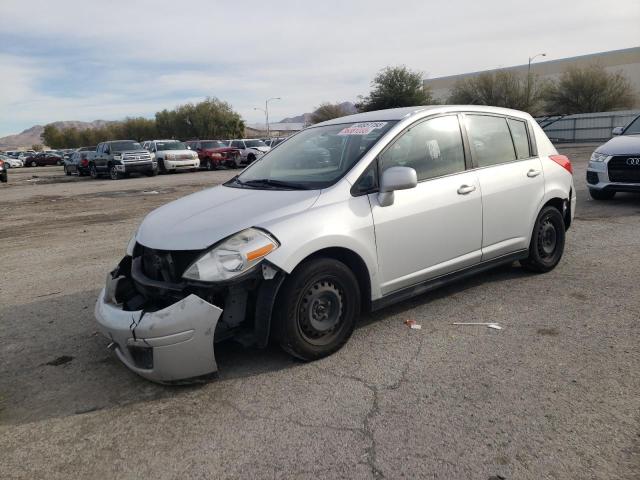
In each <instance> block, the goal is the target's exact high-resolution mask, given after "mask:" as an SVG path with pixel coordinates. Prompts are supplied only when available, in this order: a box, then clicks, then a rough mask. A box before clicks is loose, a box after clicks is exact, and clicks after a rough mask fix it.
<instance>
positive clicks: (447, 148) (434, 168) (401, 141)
mask: <svg viewBox="0 0 640 480" xmlns="http://www.w3.org/2000/svg"><path fill="white" fill-rule="evenodd" d="M380 160H381V165H382V169H383V170H386V169H387V168H389V167H396V166H403V167H411V168H413V169H415V171H416V173H417V174H418V180H428V179H430V178H435V177H441V176H443V175H449V174H452V173H457V172H462V171H464V169H465V164H464V147H463V144H462V134H461V132H460V125H459V124H458V117H457V116H455V115H447V116H444V117H437V118H433V119H431V120H427V121H424V122H421V123H419V124H417V125H415V126H414V127H411V128H409V130H407V131H406V132H405V133H403V134H402V136H400V137H399V138H398V139H397V140H396V141H395V142H394V143H393V144H392V145H391V147H389V149H387V150H386V151H385V152H384V153H383V154H382V156H381V157H380Z"/></svg>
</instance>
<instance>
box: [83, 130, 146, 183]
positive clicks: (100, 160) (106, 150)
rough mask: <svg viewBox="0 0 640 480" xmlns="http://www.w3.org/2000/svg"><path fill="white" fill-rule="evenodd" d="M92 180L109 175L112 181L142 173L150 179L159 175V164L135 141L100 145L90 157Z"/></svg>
mask: <svg viewBox="0 0 640 480" xmlns="http://www.w3.org/2000/svg"><path fill="white" fill-rule="evenodd" d="M88 160H89V173H90V175H91V177H92V178H98V177H99V176H101V175H108V176H109V177H111V179H112V180H118V179H120V178H124V177H128V176H129V174H131V173H142V174H144V175H146V176H148V177H152V176H154V175H157V174H158V164H157V162H156V161H155V159H153V157H152V156H151V154H150V153H149V152H148V151H146V150H145V149H143V148H142V146H141V145H140V144H139V143H138V142H136V141H134V140H112V141H109V142H102V143H99V144H98V146H97V147H96V151H95V152H91V154H90V155H88Z"/></svg>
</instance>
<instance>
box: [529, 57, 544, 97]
mask: <svg viewBox="0 0 640 480" xmlns="http://www.w3.org/2000/svg"><path fill="white" fill-rule="evenodd" d="M546 56H547V54H546V53H536V54H535V55H534V56H533V57H529V65H528V66H527V107H529V103H530V102H531V62H533V61H534V60H535V59H536V58H538V57H546Z"/></svg>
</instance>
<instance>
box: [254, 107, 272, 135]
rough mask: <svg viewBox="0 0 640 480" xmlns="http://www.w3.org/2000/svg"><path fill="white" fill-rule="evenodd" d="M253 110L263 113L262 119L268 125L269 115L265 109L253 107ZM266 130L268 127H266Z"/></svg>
mask: <svg viewBox="0 0 640 480" xmlns="http://www.w3.org/2000/svg"><path fill="white" fill-rule="evenodd" d="M253 109H254V110H260V111H261V112H262V113H264V119H265V123H266V124H267V125H268V124H269V115H268V114H267V111H266V110H265V109H264V108H260V107H253ZM267 130H268V127H267Z"/></svg>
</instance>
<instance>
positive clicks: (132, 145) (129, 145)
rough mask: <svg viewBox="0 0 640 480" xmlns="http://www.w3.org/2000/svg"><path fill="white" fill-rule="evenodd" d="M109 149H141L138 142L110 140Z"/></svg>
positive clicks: (119, 150) (116, 150) (123, 150)
mask: <svg viewBox="0 0 640 480" xmlns="http://www.w3.org/2000/svg"><path fill="white" fill-rule="evenodd" d="M109 149H110V150H111V151H112V152H126V151H127V150H142V147H141V146H140V144H139V143H138V142H111V143H110V144H109Z"/></svg>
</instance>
